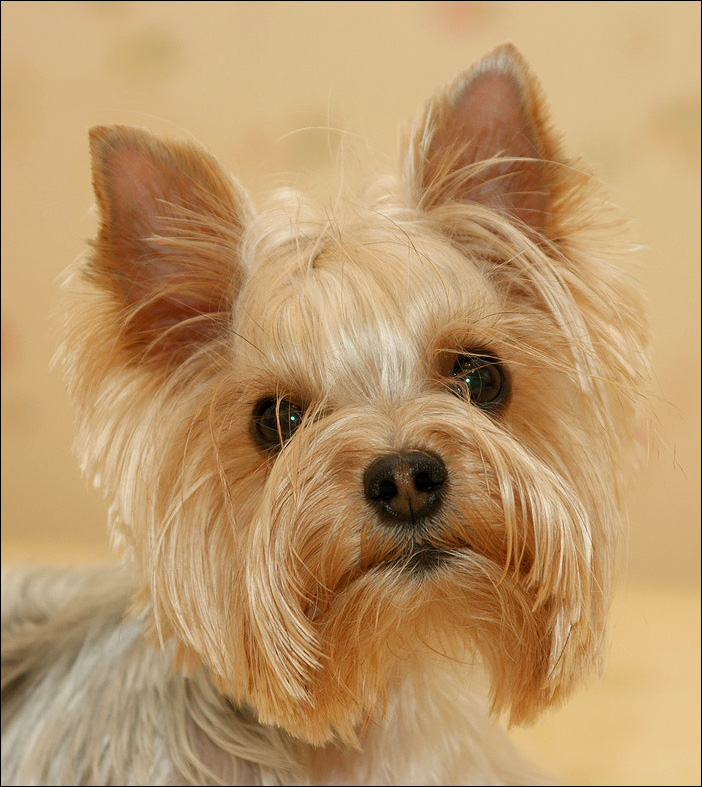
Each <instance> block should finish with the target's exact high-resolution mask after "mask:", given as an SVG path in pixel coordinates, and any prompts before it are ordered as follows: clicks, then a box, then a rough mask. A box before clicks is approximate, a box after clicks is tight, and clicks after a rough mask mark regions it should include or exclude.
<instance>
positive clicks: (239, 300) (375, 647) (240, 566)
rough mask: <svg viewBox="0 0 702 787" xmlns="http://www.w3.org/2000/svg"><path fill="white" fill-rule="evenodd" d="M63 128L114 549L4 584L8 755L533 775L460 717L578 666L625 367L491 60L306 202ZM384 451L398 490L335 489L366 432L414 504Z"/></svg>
mask: <svg viewBox="0 0 702 787" xmlns="http://www.w3.org/2000/svg"><path fill="white" fill-rule="evenodd" d="M91 145H92V153H93V179H94V187H95V193H96V197H97V201H98V207H99V210H100V216H101V226H100V232H99V234H98V237H97V239H96V241H95V242H94V244H93V249H92V252H91V255H90V258H89V259H88V260H87V261H86V262H84V263H83V264H82V265H81V266H80V268H79V269H78V270H77V271H75V272H74V273H73V274H72V276H71V277H70V279H69V281H68V284H69V287H70V289H71V290H72V291H73V292H74V293H76V294H75V295H74V300H73V301H72V302H71V306H70V308H69V309H68V310H67V318H66V337H65V341H64V343H63V345H62V347H61V350H60V353H59V359H60V362H61V364H62V365H63V370H64V373H65V377H66V380H67V383H68V387H69V390H70V393H71V395H72V397H73V398H74V400H75V402H76V405H77V409H78V415H79V431H78V437H77V449H78V452H79V454H80V456H81V460H82V463H83V469H84V472H85V473H86V474H87V475H88V476H89V477H91V478H92V479H93V480H94V481H95V483H96V484H97V485H98V486H99V487H101V488H102V489H103V491H104V492H105V495H106V496H107V498H108V499H109V501H110V524H111V530H112V534H113V537H114V540H115V542H116V544H118V545H119V546H120V548H122V549H123V551H124V552H125V554H126V557H127V563H128V564H129V569H128V570H127V569H122V570H120V571H116V572H115V571H105V572H97V573H83V574H77V575H75V576H73V575H71V574H69V573H56V574H51V575H49V574H42V573H41V572H39V573H31V572H30V573H28V574H26V575H24V576H17V577H15V578H14V579H11V580H9V581H8V589H7V590H6V591H5V592H4V597H5V596H7V605H8V609H7V611H6V612H5V611H4V612H3V686H4V689H3V697H4V700H3V744H2V745H3V749H2V750H3V776H4V778H5V780H6V783H8V784H10V783H14V784H24V783H62V784H83V783H84V784H91V783H92V784H110V783H116V784H129V783H134V784H144V783H152V784H165V783H168V784H170V783H188V784H191V783H192V784H197V783H220V784H258V783H261V784H270V783H275V784H283V783H300V784H528V783H540V777H537V776H535V775H534V773H533V772H532V771H531V769H530V768H529V766H528V765H527V764H526V763H524V762H523V761H522V760H521V759H520V758H519V757H518V756H517V755H516V754H515V752H514V751H513V749H512V748H511V746H510V744H509V742H508V740H507V738H506V737H505V736H504V735H503V734H502V733H501V732H500V731H499V729H498V728H497V727H496V726H494V722H493V721H492V719H494V718H495V717H496V716H498V715H499V714H500V713H504V714H505V715H506V716H507V717H508V719H509V720H510V721H511V722H512V723H520V722H526V721H530V720H532V719H534V718H535V717H536V716H537V715H538V714H539V713H540V712H541V711H542V710H543V709H544V708H546V707H548V706H552V705H554V704H557V703H559V702H561V701H562V700H564V699H565V698H566V697H567V696H568V695H569V693H570V692H571V690H572V688H573V687H574V686H575V685H576V684H577V683H578V682H579V681H580V680H582V678H583V677H584V676H586V675H587V674H588V673H589V672H590V671H591V670H592V669H597V668H598V667H599V665H600V660H601V654H602V644H603V640H604V634H605V626H606V618H607V611H608V606H609V601H610V596H611V587H612V578H613V570H614V566H615V563H616V556H617V542H618V537H619V530H620V521H621V517H622V499H621V497H622V489H623V486H624V483H625V481H626V480H627V477H628V476H629V474H630V472H631V469H632V466H633V465H634V463H635V462H634V456H635V451H634V450H633V448H634V445H635V442H636V441H635V436H636V432H637V429H639V428H640V426H641V423H642V421H641V405H640V401H641V397H640V393H641V391H642V388H643V385H644V383H645V379H646V374H647V365H646V357H645V345H646V332H645V325H644V321H643V319H642V317H641V310H640V307H639V304H638V298H637V296H636V294H635V293H634V292H633V290H632V287H631V284H630V283H629V282H628V281H627V280H626V279H625V277H624V276H623V275H622V274H621V273H620V272H619V271H618V270H617V269H616V268H615V267H614V266H613V265H612V263H611V261H610V259H609V252H608V243H609V238H610V236H611V231H612V228H611V227H610V226H609V225H608V218H607V216H606V215H605V214H603V211H602V200H601V198H600V197H599V196H598V194H597V193H596V190H595V189H594V187H593V185H592V179H591V178H590V177H589V176H588V175H587V173H586V171H585V170H584V168H583V166H582V164H581V163H580V162H577V161H575V160H574V159H571V158H569V157H567V156H565V154H564V153H563V152H562V150H561V146H560V143H559V141H558V139H557V137H556V136H555V134H554V132H553V131H552V129H551V127H550V125H549V123H548V121H547V118H546V110H545V107H544V104H543V101H542V99H541V97H540V92H539V89H538V86H537V83H536V81H535V79H534V77H533V76H532V75H531V73H530V72H529V70H528V68H527V66H526V65H525V63H524V62H523V60H522V58H521V56H520V55H519V54H518V53H517V52H516V50H514V48H513V47H511V46H504V47H501V48H499V49H498V50H496V51H495V52H493V53H492V54H491V55H488V56H487V57H486V58H485V59H484V60H483V61H481V62H480V63H479V64H478V65H477V66H475V67H474V68H473V69H472V70H470V71H469V72H467V73H466V74H465V75H462V76H460V77H458V78H457V79H456V80H454V81H453V82H452V83H451V84H450V85H449V86H448V88H447V89H446V90H445V91H443V92H441V93H439V94H438V95H437V96H436V97H435V98H434V99H433V100H432V101H431V102H430V103H429V104H428V105H427V108H426V110H425V112H424V113H423V114H422V115H421V116H420V118H419V119H418V121H417V123H416V124H415V126H414V127H413V130H412V131H411V132H410V134H409V137H408V139H407V141H406V143H405V146H404V159H403V171H402V175H401V177H400V178H398V179H397V180H395V181H387V180H386V181H383V183H384V190H383V192H382V195H381V196H376V197H373V198H369V199H368V200H367V201H366V202H364V203H363V204H361V203H359V202H358V201H355V200H354V201H351V200H349V201H348V202H347V204H346V206H345V208H339V210H338V211H337V212H336V213H335V215H334V216H333V217H332V216H330V215H329V212H328V211H315V209H314V206H312V205H311V204H310V203H308V202H307V201H306V200H305V199H304V198H303V197H302V196H301V195H300V194H297V193H294V192H285V193H281V194H279V195H277V196H276V197H275V198H274V199H273V200H272V202H271V204H270V205H269V206H268V207H267V208H265V209H263V210H261V211H259V212H256V211H254V209H253V208H252V206H251V204H250V202H249V200H248V198H247V196H246V195H245V193H244V192H243V190H242V189H241V187H240V186H239V185H238V184H237V183H236V182H235V181H233V180H232V179H231V178H230V176H229V175H227V173H226V172H225V171H224V170H223V168H222V167H221V166H220V165H219V163H218V162H217V161H216V160H215V159H214V158H213V157H212V156H210V155H209V154H208V153H206V152H204V151H203V150H201V149H200V148H198V147H196V146H194V145H192V144H183V143H165V142H162V141H159V140H157V139H155V138H154V137H152V136H151V135H150V134H148V133H146V132H144V131H140V130H136V129H129V128H125V127H107V128H97V129H94V130H93V132H92V133H91ZM475 358H480V359H481V363H482V364H483V365H484V366H488V367H490V369H489V371H490V374H492V375H493V379H498V380H499V386H498V384H497V383H495V386H496V387H495V389H494V390H493V391H492V393H491V396H492V398H489V397H488V393H489V392H490V390H491V389H489V388H488V389H487V390H488V393H483V392H482V389H480V391H478V390H477V389H475V388H470V385H474V383H473V382H472V381H471V380H472V378H470V375H468V376H467V378H466V380H464V381H463V382H461V378H459V377H457V376H456V374H457V373H456V371H455V370H456V369H457V368H459V365H460V363H464V362H467V361H466V359H469V360H470V359H473V360H474V359H475ZM486 359H487V360H486ZM498 389H499V390H498ZM480 396H484V397H485V401H481V400H480V399H479V397H480ZM270 403H273V406H274V410H273V412H274V414H275V417H276V418H278V419H279V421H278V422H277V427H276V428H277V429H278V430H279V434H280V439H279V440H276V439H270V435H271V426H270V422H269V423H268V424H267V425H265V426H262V418H263V416H262V415H261V414H262V413H265V412H268V413H269V414H268V416H267V417H268V418H270V417H271V416H270ZM266 408H268V410H267V409H266ZM285 408H291V411H292V412H293V416H294V417H293V419H292V421H291V422H290V424H284V423H283V417H282V416H281V413H283V412H284V411H285ZM293 426H294V429H293ZM288 427H289V428H290V432H289V433H287V432H286V431H285V430H286V429H287V428H288ZM410 454H412V455H417V454H418V455H420V456H421V457H423V459H422V461H423V462H425V463H429V464H428V465H426V466H429V465H431V466H432V467H434V468H436V467H438V468H439V470H433V471H432V472H434V476H431V478H430V481H431V483H430V486H431V487H432V489H433V487H434V486H435V485H436V486H438V488H439V491H438V492H436V502H432V505H431V508H430V507H429V506H428V504H427V507H426V508H425V509H422V511H423V513H422V515H421V516H420V517H415V514H414V512H413V511H412V508H411V505H410V507H409V509H408V510H409V511H410V512H411V517H410V516H409V515H408V514H407V513H406V512H405V508H402V507H401V506H400V503H396V502H392V503H388V502H387V501H386V502H385V503H383V505H384V506H385V508H384V509H383V507H382V505H380V504H379V503H378V501H377V498H376V497H374V496H373V494H372V493H371V491H369V490H370V487H369V485H368V474H369V472H370V470H371V468H372V467H374V466H375V465H376V464H377V462H378V460H379V459H382V460H383V462H385V465H384V467H385V466H387V467H391V468H393V469H392V471H386V470H383V472H391V473H392V474H394V475H392V480H393V483H395V486H392V484H391V488H392V489H394V491H395V492H397V493H398V494H399V492H398V489H399V488H400V487H401V488H402V489H405V488H408V489H410V492H408V493H407V494H408V495H409V496H410V503H411V504H413V505H415V506H416V505H418V501H419V500H420V497H416V498H415V497H412V496H413V495H418V494H419V492H418V491H417V490H419V489H420V487H419V483H420V482H419V480H418V479H419V475H415V476H412V479H411V480H410V481H407V480H406V479H407V476H406V474H407V473H408V472H412V473H415V472H417V473H418V471H415V470H412V471H410V470H408V469H407V468H408V467H409V464H408V462H409V461H410V460H409V459H408V458H407V457H408V456H409V455H410ZM398 457H399V458H398ZM413 461H414V460H413ZM403 462H404V464H402V463H403ZM401 466H402V468H403V469H402V471H400V469H399V468H400V467H401ZM417 466H418V465H417ZM423 466H424V465H423ZM401 473H404V474H405V475H401ZM427 473H429V471H426V472H425V475H427ZM427 477H429V476H427ZM421 483H422V484H426V483H427V478H424V479H423V480H422V482H421ZM403 484H405V485H406V484H410V486H409V487H406V486H403ZM412 484H414V485H415V486H414V488H412V487H411V485H412ZM422 488H424V487H422ZM386 491H387V490H386ZM422 494H424V492H422ZM432 494H434V492H432ZM389 499H390V500H395V498H392V497H391V498H389ZM424 499H425V498H424V497H421V500H424ZM403 505H404V504H403ZM422 505H423V504H422ZM424 512H426V513H424Z"/></svg>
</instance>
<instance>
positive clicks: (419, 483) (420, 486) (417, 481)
mask: <svg viewBox="0 0 702 787" xmlns="http://www.w3.org/2000/svg"><path fill="white" fill-rule="evenodd" d="M442 483H443V482H442V481H433V480H432V478H431V476H430V475H429V473H423V472H420V473H417V475H416V476H415V477H414V486H415V488H416V489H417V490H418V491H419V492H431V490H432V489H436V487H437V486H440V485H441V484H442Z"/></svg>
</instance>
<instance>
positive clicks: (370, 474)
mask: <svg viewBox="0 0 702 787" xmlns="http://www.w3.org/2000/svg"><path fill="white" fill-rule="evenodd" d="M446 478H447V473H446V466H445V465H444V463H443V461H442V460H441V457H439V456H437V455H436V454H434V453H431V452H429V451H405V452H402V453H397V454H387V455H386V456H381V457H380V458H379V459H376V460H375V461H373V462H372V463H371V464H370V465H369V466H368V468H367V469H366V472H365V474H364V476H363V489H364V493H365V496H366V500H368V501H369V502H370V503H371V504H372V505H373V507H374V508H375V510H376V511H377V512H378V513H379V514H380V516H381V517H382V518H383V519H384V520H385V521H387V522H395V523H398V524H405V525H418V524H420V523H421V522H422V521H423V520H425V519H427V518H428V517H430V516H431V515H432V514H433V513H435V512H436V511H437V510H438V508H439V507H440V505H441V497H442V494H443V490H444V486H445V482H446Z"/></svg>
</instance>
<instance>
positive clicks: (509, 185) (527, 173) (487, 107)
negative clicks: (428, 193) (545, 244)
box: [425, 70, 548, 230]
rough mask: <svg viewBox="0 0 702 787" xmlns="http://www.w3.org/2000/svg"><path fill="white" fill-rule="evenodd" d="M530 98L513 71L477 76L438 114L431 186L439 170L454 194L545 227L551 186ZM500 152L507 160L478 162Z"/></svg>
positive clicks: (458, 198) (428, 180) (429, 168)
mask: <svg viewBox="0 0 702 787" xmlns="http://www.w3.org/2000/svg"><path fill="white" fill-rule="evenodd" d="M528 100H529V98H528V97H526V96H525V95H524V87H523V85H522V83H521V80H520V79H519V78H518V77H517V76H516V75H515V74H514V73H513V72H512V71H496V70H492V71H490V70H488V71H485V72H484V73H478V74H475V75H474V76H472V78H470V79H469V81H468V83H467V84H465V85H464V86H462V88H461V89H460V90H459V91H458V92H457V94H454V95H453V96H451V97H450V98H449V100H448V102H447V104H448V106H446V107H444V111H443V112H442V113H440V114H439V115H438V120H437V123H438V128H437V129H436V131H435V134H434V137H433V138H432V141H431V145H430V151H429V156H428V161H427V165H428V166H427V172H426V177H425V185H426V187H427V188H431V186H432V180H433V179H434V178H435V177H436V175H437V173H438V174H439V175H440V177H443V178H447V180H448V181H450V183H451V184H452V185H451V187H450V189H449V190H448V191H449V192H450V198H451V199H453V200H456V201H459V202H479V203H481V204H483V205H487V206H489V207H492V208H497V209H499V210H503V211H506V212H508V213H510V214H511V215H513V216H515V217H517V218H519V219H521V220H522V221H524V222H525V223H526V224H528V225H529V226H531V227H533V228H534V229H536V230H540V229H542V228H543V226H544V219H545V211H546V208H547V191H548V189H547V183H546V173H545V163H544V161H543V159H542V152H541V150H540V149H539V145H538V129H537V128H536V127H535V123H534V120H533V118H532V117H531V113H530V111H529V108H528V107H527V102H528ZM496 157H499V158H502V159H504V160H503V161H501V162H495V163H493V164H490V165H489V166H487V167H485V168H478V167H477V166H476V165H479V164H480V163H481V162H487V161H489V160H491V159H495V158H496ZM514 159H522V160H517V161H515V160H514Z"/></svg>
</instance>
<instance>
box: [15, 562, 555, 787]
mask: <svg viewBox="0 0 702 787" xmlns="http://www.w3.org/2000/svg"><path fill="white" fill-rule="evenodd" d="M3 585H4V592H3V610H2V613H3V620H4V625H5V626H6V631H7V634H8V641H11V644H9V645H8V646H7V647H6V648H5V649H4V652H3V669H4V673H3V680H4V688H3V692H4V694H5V692H6V694H5V697H4V700H3V739H2V757H3V763H4V766H3V783H8V784H10V783H11V784H30V783H34V784H123V783H127V784H222V785H231V784H242V785H243V784H250V785H256V784H320V785H321V784H543V783H547V782H545V780H544V779H543V777H542V776H540V775H538V774H537V773H536V772H534V771H533V770H532V769H531V768H530V766H529V765H528V764H527V763H526V762H525V761H524V760H523V758H521V757H520V756H519V754H518V753H517V752H516V751H515V750H514V748H513V747H512V746H511V744H510V742H509V741H508V739H507V737H506V736H505V735H504V733H503V732H502V731H501V730H500V729H499V728H498V727H497V726H495V724H494V723H493V722H492V721H491V720H490V718H489V713H488V708H487V705H486V703H485V691H484V688H485V687H484V686H483V685H482V679H481V676H480V673H479V672H476V671H475V670H472V669H466V666H467V665H465V664H459V663H455V662H451V661H449V660H447V659H443V658H437V656H436V654H433V658H432V656H431V655H430V654H425V657H424V659H423V661H424V666H425V669H424V670H419V669H418V667H419V664H418V663H417V660H416V659H415V658H413V657H410V658H408V659H407V660H404V661H402V662H398V663H397V664H396V665H395V668H394V670H393V675H392V676H391V678H390V680H389V682H388V691H387V697H386V703H385V710H384V713H383V715H382V717H378V718H376V719H372V720H369V721H368V722H367V724H366V726H365V729H364V730H363V734H362V745H360V744H359V746H357V747H352V748H347V747H345V746H342V745H339V744H336V743H329V744H327V745H323V746H310V745H308V744H305V743H302V742H301V741H299V740H296V739H295V738H293V737H292V736H291V735H289V734H287V733H286V732H285V731H283V730H281V729H279V728H277V727H275V726H269V725H265V724H264V725H262V724H261V723H260V722H259V721H258V719H257V714H256V713H255V711H254V710H253V709H252V708H250V707H247V706H246V705H235V704H234V703H232V702H231V701H230V700H228V699H227V698H226V697H225V696H224V695H223V694H222V693H221V692H219V691H218V690H217V689H215V687H214V686H213V685H212V682H211V680H210V679H209V677H208V675H207V671H206V670H204V669H202V668H198V669H194V670H191V671H184V670H183V669H181V668H179V667H178V666H177V665H176V660H177V659H176V655H175V647H174V643H173V642H170V643H167V644H166V645H165V646H164V647H163V648H157V647H154V646H153V643H150V642H148V636H147V637H146V638H145V636H144V625H143V621H141V620H139V619H138V618H135V617H127V618H125V609H126V607H127V605H128V603H129V599H130V596H131V594H132V593H133V592H134V590H135V588H136V587H137V583H136V578H135V577H134V576H133V574H131V573H130V572H129V571H127V570H125V569H124V568H115V567H102V568H99V569H88V570H83V571H74V570H62V569H55V570H47V569H44V568H42V569H25V570H24V571H23V572H21V573H19V572H16V571H15V572H12V573H11V574H8V575H6V576H3ZM10 638H11V639H10ZM27 696H32V697H33V698H34V700H33V701H32V702H26V701H25V698H26V697H27ZM86 708H90V713H87V712H86ZM9 720H11V721H9ZM27 731H31V734H30V736H29V738H27Z"/></svg>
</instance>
